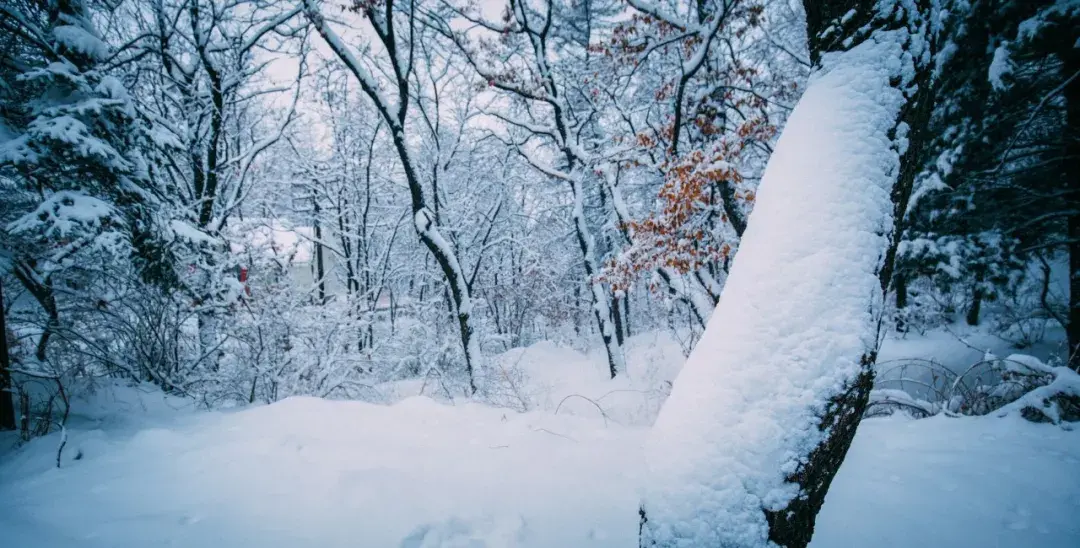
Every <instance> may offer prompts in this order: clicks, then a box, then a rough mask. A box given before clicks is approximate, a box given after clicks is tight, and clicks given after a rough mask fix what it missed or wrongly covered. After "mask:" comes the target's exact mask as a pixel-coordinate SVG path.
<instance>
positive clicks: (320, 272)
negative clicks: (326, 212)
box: [313, 196, 326, 304]
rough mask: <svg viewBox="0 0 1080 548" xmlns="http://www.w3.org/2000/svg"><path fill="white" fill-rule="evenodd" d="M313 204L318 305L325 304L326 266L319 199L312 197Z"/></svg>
mask: <svg viewBox="0 0 1080 548" xmlns="http://www.w3.org/2000/svg"><path fill="white" fill-rule="evenodd" d="M313 201H314V203H315V222H314V225H315V227H314V229H315V275H316V276H318V278H317V279H318V283H319V304H326V266H325V264H324V263H323V242H322V225H321V224H320V223H319V217H320V215H319V213H320V210H319V198H318V196H314V197H313Z"/></svg>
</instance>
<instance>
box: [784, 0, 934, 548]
mask: <svg viewBox="0 0 1080 548" xmlns="http://www.w3.org/2000/svg"><path fill="white" fill-rule="evenodd" d="M803 4H804V6H805V9H806V13H807V34H808V36H809V37H810V38H809V43H810V55H811V58H812V59H813V60H814V63H815V65H816V64H817V63H819V62H820V59H821V56H822V54H823V53H826V52H831V51H843V50H847V49H850V48H851V47H854V45H856V44H858V43H859V42H860V41H861V40H862V39H865V38H866V37H867V34H865V33H862V32H860V29H864V28H867V25H870V27H869V28H872V29H875V30H876V29H882V30H887V29H890V28H896V26H898V25H903V24H905V23H906V22H907V20H908V19H909V18H910V17H918V16H920V15H921V16H924V17H925V16H927V15H928V14H929V2H928V1H926V0H919V1H918V2H916V4H917V6H918V9H919V10H920V11H921V13H920V14H906V16H905V17H892V16H888V17H881V18H876V17H875V16H874V14H875V13H876V4H877V2H876V0H804V2H803ZM850 10H855V11H854V13H855V15H854V17H850V18H848V20H847V21H843V17H844V15H845V14H847V13H849V12H850ZM892 15H895V14H892ZM829 27H833V28H834V30H833V31H832V32H830V33H828V34H827V35H826V34H825V33H824V31H825V30H826V29H828V28H829ZM837 28H838V29H840V30H839V31H836V30H835V29H837ZM823 36H824V37H823ZM917 68H918V74H917V75H916V83H917V84H918V88H917V91H916V92H915V93H914V94H913V95H911V96H909V97H908V98H907V99H908V101H907V104H906V105H905V106H904V107H903V108H902V109H901V111H900V116H899V117H898V119H897V123H896V125H895V126H894V127H893V130H892V131H891V132H890V133H891V134H890V137H895V132H896V128H897V127H898V126H899V125H900V124H907V125H908V127H909V128H910V131H909V133H908V139H909V145H908V148H907V150H906V151H905V153H904V154H903V155H902V156H901V157H900V172H899V174H898V177H897V181H896V184H895V186H894V187H893V191H892V201H893V221H894V223H893V233H892V235H891V241H890V243H889V246H888V248H887V249H886V251H885V257H884V260H883V262H882V265H881V269H880V270H879V271H878V278H879V280H880V282H881V290H882V292H883V293H884V292H887V291H888V289H889V284H890V283H891V282H892V281H893V272H894V269H895V264H896V253H897V248H898V246H899V243H900V236H901V234H902V233H903V228H904V213H905V211H906V210H907V205H908V202H909V200H910V198H911V191H912V187H913V186H914V182H915V176H916V175H917V174H918V173H919V171H920V170H921V166H922V155H923V153H924V152H923V151H924V149H925V144H926V141H927V140H928V139H927V135H926V132H927V125H928V124H929V119H930V111H931V106H932V97H931V91H932V90H931V81H930V71H929V66H928V65H923V66H922V67H917ZM879 329H880V326H879ZM876 359H877V355H876V351H871V352H869V353H868V354H865V355H863V356H862V358H861V359H860V363H861V364H862V373H861V374H859V375H858V376H857V377H856V378H855V380H854V382H852V383H851V384H850V385H848V386H847V387H846V389H845V390H843V391H842V392H840V394H839V395H837V396H836V397H834V398H833V399H832V400H831V401H829V402H828V405H827V407H826V409H825V410H824V413H823V414H822V415H821V421H820V423H819V424H818V428H819V429H820V430H821V431H823V432H828V434H827V435H826V437H825V439H824V441H823V442H822V443H821V444H820V445H819V446H818V447H817V448H816V449H814V450H813V451H812V452H811V453H810V455H809V457H808V458H807V459H806V461H805V463H804V464H803V465H802V466H800V467H799V469H798V470H796V471H795V473H794V474H792V475H791V476H789V477H788V481H789V482H792V483H796V484H798V485H799V487H800V496H799V497H798V498H796V499H794V500H792V501H791V502H790V503H789V504H788V505H787V506H786V507H785V508H783V509H780V510H778V511H766V516H767V519H768V523H769V540H771V541H772V542H775V543H776V544H778V545H780V546H788V547H803V546H807V545H808V544H809V543H810V539H811V537H812V536H813V534H814V523H815V520H816V518H817V514H818V512H819V511H820V510H821V506H822V504H824V502H825V495H826V493H827V492H828V490H829V486H830V485H831V484H832V480H833V478H835V477H836V473H837V472H838V471H839V470H840V465H841V463H843V461H844V457H845V456H846V455H847V451H848V449H849V448H850V447H851V442H852V440H853V439H854V438H855V433H856V430H857V429H858V427H859V422H860V421H861V419H862V414H863V411H864V410H865V409H866V405H867V402H868V400H869V396H870V390H871V388H872V387H873V379H874V372H873V364H874V362H875V361H876Z"/></svg>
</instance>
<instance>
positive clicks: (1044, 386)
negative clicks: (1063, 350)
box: [866, 354, 1080, 422]
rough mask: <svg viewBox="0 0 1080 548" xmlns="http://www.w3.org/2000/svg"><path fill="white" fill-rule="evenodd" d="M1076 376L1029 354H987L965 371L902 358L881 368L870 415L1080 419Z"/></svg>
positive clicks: (869, 411) (869, 409)
mask: <svg viewBox="0 0 1080 548" xmlns="http://www.w3.org/2000/svg"><path fill="white" fill-rule="evenodd" d="M883 365H886V364H883ZM1076 377H1077V375H1076V373H1075V372H1073V371H1072V370H1070V369H1068V368H1067V367H1053V366H1049V365H1046V364H1045V363H1043V362H1042V361H1041V360H1039V359H1038V358H1035V357H1033V356H1028V355H1025V354H1012V355H1010V356H1008V357H1006V358H999V357H997V356H994V355H993V354H987V355H986V356H985V357H984V359H982V360H980V361H978V362H976V363H974V364H971V365H970V366H968V367H967V368H966V369H964V370H962V371H954V370H952V369H950V368H948V367H945V366H944V365H942V364H940V363H938V362H935V361H933V360H918V359H912V360H904V361H902V362H899V363H896V364H892V365H890V366H887V367H885V368H883V369H882V370H881V371H880V373H879V378H878V380H877V384H876V387H875V390H874V391H873V392H872V393H871V397H870V404H869V406H868V407H867V411H866V414H867V415H868V416H879V415H887V414H891V413H893V412H895V411H897V410H901V411H905V412H907V413H909V414H911V415H913V416H915V417H917V418H922V417H927V416H931V415H936V414H938V413H947V414H955V415H988V414H991V413H994V412H996V411H998V410H1010V409H1013V408H1016V410H1017V411H1018V412H1020V413H1021V414H1023V415H1024V416H1025V417H1026V418H1030V419H1032V420H1036V417H1040V416H1041V417H1044V420H1047V421H1050V422H1059V421H1061V420H1066V421H1068V420H1078V419H1080V413H1078V412H1080V399H1077V395H1078V394H1080V392H1078V389H1080V383H1077V382H1076V381H1075V379H1076ZM1017 406H1019V407H1017ZM1028 408H1031V409H1030V410H1028ZM1070 417H1072V418H1070Z"/></svg>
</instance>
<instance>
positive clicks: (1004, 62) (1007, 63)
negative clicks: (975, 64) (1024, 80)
mask: <svg viewBox="0 0 1080 548" xmlns="http://www.w3.org/2000/svg"><path fill="white" fill-rule="evenodd" d="M1010 74H1012V60H1011V59H1010V58H1009V43H1008V42H1005V43H1004V44H1001V45H1000V46H998V47H997V49H995V50H994V58H993V60H991V61H990V71H989V73H988V74H987V77H988V78H989V79H990V85H991V86H993V88H994V90H996V91H1001V90H1003V89H1005V87H1006V83H1005V77H1006V76H1008V75H1010Z"/></svg>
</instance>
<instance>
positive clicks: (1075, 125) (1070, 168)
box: [1062, 47, 1080, 371]
mask: <svg viewBox="0 0 1080 548" xmlns="http://www.w3.org/2000/svg"><path fill="white" fill-rule="evenodd" d="M1062 61H1064V62H1063V63H1062V75H1063V77H1065V78H1070V77H1072V78H1073V80H1072V82H1071V83H1070V84H1069V85H1068V87H1066V88H1065V103H1066V106H1065V109H1066V129H1065V155H1064V163H1065V165H1064V170H1063V171H1064V173H1063V174H1064V176H1065V181H1066V184H1067V185H1068V187H1069V190H1070V193H1069V200H1070V201H1071V202H1072V204H1073V210H1074V211H1075V210H1077V208H1080V78H1075V74H1076V73H1077V71H1080V53H1078V52H1077V49H1076V48H1075V47H1073V48H1065V51H1064V53H1063V54H1062ZM1068 242H1069V247H1068V253H1069V325H1068V326H1067V328H1066V330H1067V332H1068V333H1067V334H1068V338H1069V367H1071V368H1072V369H1074V370H1076V371H1080V214H1073V215H1070V216H1069V220H1068Z"/></svg>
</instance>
